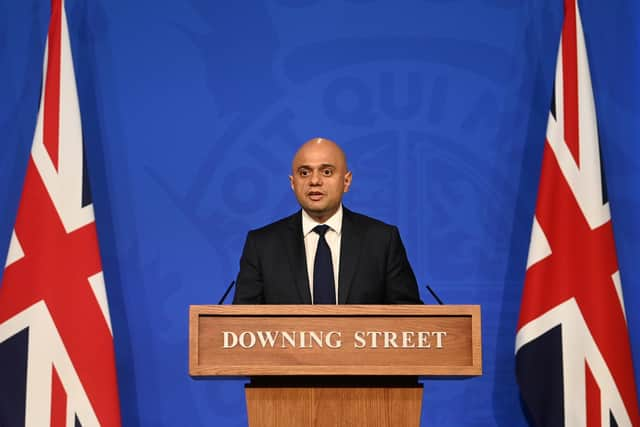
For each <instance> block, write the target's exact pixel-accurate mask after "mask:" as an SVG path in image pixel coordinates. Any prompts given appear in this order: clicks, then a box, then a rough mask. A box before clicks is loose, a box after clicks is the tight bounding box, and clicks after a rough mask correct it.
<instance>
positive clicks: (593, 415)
mask: <svg viewBox="0 0 640 427" xmlns="http://www.w3.org/2000/svg"><path fill="white" fill-rule="evenodd" d="M584 371H585V382H586V384H585V385H586V393H587V399H586V402H587V427H601V426H602V418H601V412H602V406H601V397H600V394H601V392H600V387H598V383H597V382H596V379H595V378H594V377H593V374H592V373H591V369H590V368H589V365H588V364H587V363H585V364H584Z"/></svg>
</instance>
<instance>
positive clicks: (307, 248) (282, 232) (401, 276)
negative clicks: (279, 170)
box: [233, 138, 422, 304]
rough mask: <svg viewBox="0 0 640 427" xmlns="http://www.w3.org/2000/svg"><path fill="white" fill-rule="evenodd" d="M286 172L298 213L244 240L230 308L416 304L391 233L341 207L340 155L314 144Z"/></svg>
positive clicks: (343, 169) (326, 144)
mask: <svg viewBox="0 0 640 427" xmlns="http://www.w3.org/2000/svg"><path fill="white" fill-rule="evenodd" d="M291 169H292V170H291V176H290V177H289V181H290V182H291V188H292V189H293V191H294V193H295V195H296V198H297V199H298V203H299V204H300V206H301V207H302V210H301V211H299V212H297V213H295V214H293V215H291V216H289V217H287V218H284V219H281V220H280V221H277V222H275V223H273V224H270V225H267V226H266V227H263V228H260V229H258V230H253V231H250V232H249V234H248V235H247V240H246V242H245V245H244V250H243V253H242V258H241V259H240V273H239V274H238V279H237V281H236V282H237V284H236V294H235V297H234V300H233V302H234V304H421V303H422V301H421V300H420V296H419V294H418V285H417V283H416V278H415V276H414V274H413V271H412V270H411V266H410V265H409V261H408V260H407V255H406V253H405V249H404V246H403V245H402V241H401V240H400V234H399V233H398V229H397V228H396V227H395V226H391V225H387V224H384V223H383V222H380V221H378V220H375V219H373V218H369V217H367V216H364V215H360V214H357V213H354V212H351V211H350V210H348V209H346V208H345V207H343V206H342V196H343V195H344V193H346V192H347V191H349V187H350V186H351V179H352V174H351V172H350V171H348V169H347V161H346V157H345V154H344V152H343V151H342V149H341V148H340V147H339V146H338V145H337V144H336V143H335V142H333V141H330V140H328V139H322V138H314V139H312V140H309V141H307V142H306V143H305V144H304V145H302V147H300V149H299V150H298V152H297V153H296V155H295V157H294V158H293V163H292V168H291Z"/></svg>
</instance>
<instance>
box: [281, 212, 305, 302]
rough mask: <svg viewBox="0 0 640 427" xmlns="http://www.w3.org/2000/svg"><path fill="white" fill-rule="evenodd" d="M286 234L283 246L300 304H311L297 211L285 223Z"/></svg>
mask: <svg viewBox="0 0 640 427" xmlns="http://www.w3.org/2000/svg"><path fill="white" fill-rule="evenodd" d="M287 233H288V236H286V238H285V239H284V246H285V250H286V252H287V256H288V258H289V264H290V268H291V272H292V274H293V279H294V282H295V283H294V286H295V288H296V290H297V291H298V295H299V296H300V301H301V304H311V292H310V291H309V276H308V275H307V257H306V252H305V248H304V239H303V238H302V216H301V213H300V212H298V213H296V214H294V215H292V216H291V217H290V219H289V221H288V223H287Z"/></svg>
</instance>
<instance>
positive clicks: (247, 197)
mask: <svg viewBox="0 0 640 427" xmlns="http://www.w3.org/2000/svg"><path fill="white" fill-rule="evenodd" d="M635 3H636V4H634V2H632V1H629V0H626V1H625V0H610V1H608V2H602V1H599V0H582V1H581V6H582V13H583V21H584V26H585V33H586V41H587V47H588V49H589V54H590V60H591V71H592V78H593V85H594V90H595V98H596V105H597V109H598V114H599V119H600V134H601V144H602V151H603V157H604V163H605V168H606V175H607V181H608V185H609V197H610V201H611V206H612V216H613V221H614V230H615V235H616V240H617V247H618V257H619V264H620V270H621V275H622V283H623V288H624V292H625V300H626V305H627V318H628V322H629V328H630V333H631V338H632V345H633V347H634V351H635V352H634V356H635V358H634V360H635V365H636V367H637V369H636V383H638V384H640V381H639V379H640V378H639V376H638V368H640V310H638V309H637V304H638V302H639V296H640V290H639V288H640V277H638V273H639V272H640V267H639V264H638V260H639V259H640V221H639V220H638V218H640V192H639V188H640V120H638V117H640V102H639V101H640V96H639V95H640V93H639V88H640V66H639V65H640V63H639V59H640V52H639V51H638V47H639V45H640V30H638V28H640V10H638V6H637V2H635ZM67 9H68V17H69V25H70V31H71V37H72V45H73V48H74V55H75V62H76V70H77V78H78V85H79V92H80V101H81V108H82V114H83V120H84V131H85V136H86V144H87V154H88V157H89V167H90V173H91V177H90V178H91V183H92V187H93V193H94V201H95V208H96V220H97V226H98V232H99V237H100V246H101V251H102V256H103V264H104V273H105V279H106V283H107V291H108V295H109V300H110V306H111V318H112V322H113V326H114V334H115V345H116V353H117V362H118V366H117V368H118V378H119V386H120V397H121V406H122V415H123V421H124V425H125V426H134V427H135V426H201V425H202V426H204V425H215V426H242V425H246V415H245V404H244V395H243V388H242V387H243V383H244V381H243V380H242V379H229V380H214V381H195V380H193V379H191V378H190V377H189V375H188V373H187V310H188V305H189V304H207V303H215V302H216V301H217V300H218V298H219V297H220V295H221V294H222V292H223V290H224V288H225V287H226V285H227V284H228V283H229V282H230V281H231V280H232V279H233V278H234V277H235V275H236V273H237V268H238V259H239V256H240V251H241V248H242V244H243V242H244V237H245V234H246V232H247V231H248V230H249V229H251V228H256V227H258V226H261V225H264V224H266V223H268V222H271V221H273V220H275V219H278V218H280V217H282V216H285V215H287V214H289V213H291V212H293V210H294V209H296V204H295V199H294V197H293V194H292V192H291V190H290V188H289V184H288V181H287V175H288V173H289V167H290V159H291V157H292V155H293V153H294V151H295V149H296V148H297V146H298V145H299V144H301V143H302V142H303V141H305V140H307V139H309V138H311V137H314V136H325V137H328V138H331V139H334V140H335V141H337V142H338V143H340V144H342V146H343V147H344V148H345V150H346V152H347V155H348V157H349V164H350V167H351V169H352V170H353V175H354V182H353V186H352V191H351V192H350V193H349V194H347V196H346V199H345V204H346V205H347V206H348V207H350V208H352V209H354V210H356V211H361V212H364V213H367V214H369V215H372V216H375V217H378V218H380V219H382V220H385V221H387V222H390V223H394V224H396V225H398V226H399V227H400V230H401V233H402V237H403V239H404V242H405V245H406V247H407V251H408V254H409V258H410V260H411V262H412V264H413V266H414V270H415V272H416V275H417V277H418V279H419V281H420V282H421V284H423V285H424V284H427V283H429V284H430V285H431V286H432V287H434V288H435V289H436V290H437V292H438V293H439V294H440V296H441V298H442V299H444V300H445V302H447V303H452V304H481V305H482V310H483V312H482V314H483V319H482V320H483V324H482V332H483V344H484V358H483V363H484V375H483V376H482V377H479V378H473V379H464V380H436V379H427V380H426V381H425V398H424V405H423V419H424V420H425V421H426V422H428V425H430V426H459V425H465V426H490V425H497V426H510V427H511V426H519V425H525V420H524V418H523V415H522V412H521V409H520V402H519V397H518V392H517V387H516V384H515V379H514V361H513V348H514V336H515V326H516V320H517V313H518V308H519V303H520V295H521V289H522V281H523V277H524V271H525V265H526V258H527V250H528V244H529V234H530V230H531V223H532V218H533V212H534V205H535V198H536V192H537V184H538V178H539V174H540V162H541V156H542V146H543V140H544V135H545V130H546V119H547V115H548V106H549V102H550V94H551V86H552V81H553V71H554V66H555V58H556V49H557V42H558V38H559V33H560V26H561V22H562V2H561V1H560V0H530V1H526V2H523V1H508V0H407V1H382V0H326V1H320V0H251V1H248V0H247V1H217V2H214V1H210V0H184V1H180V2H176V1H166V0H153V1H151V0H139V1H137V2H131V1H128V0H109V1H107V0H93V1H88V0H68V5H67ZM48 14H49V2H48V1H47V0H22V1H20V2H16V1H13V0H0V94H1V97H2V98H1V99H2V102H0V141H1V149H0V182H1V183H2V185H0V259H3V260H4V259H5V256H6V251H7V248H8V243H9V238H10V233H11V229H12V227H13V222H14V219H15V213H16V209H17V205H18V200H19V195H20V191H21V188H22V181H23V177H24V172H25V167H26V162H27V158H28V154H29V148H30V144H31V138H32V135H33V130H34V126H35V117H36V111H37V105H38V99H39V94H40V92H39V91H40V82H41V73H42V57H43V50H44V40H45V36H46V29H47V23H48ZM421 291H422V298H423V299H424V300H425V301H431V297H430V296H429V295H428V294H427V293H426V292H424V289H422V290H421Z"/></svg>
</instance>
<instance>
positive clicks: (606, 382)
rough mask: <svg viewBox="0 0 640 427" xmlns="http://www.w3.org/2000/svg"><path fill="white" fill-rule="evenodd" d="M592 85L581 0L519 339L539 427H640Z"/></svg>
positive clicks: (572, 7) (569, 30) (567, 46)
mask: <svg viewBox="0 0 640 427" xmlns="http://www.w3.org/2000/svg"><path fill="white" fill-rule="evenodd" d="M599 144H600V142H599V135H598V126H597V122H596V111H595V103H594V96H593V91H592V87H591V76H590V71H589V64H588V59H587V51H586V47H585V42H584V34H583V29H582V23H581V19H580V12H579V8H578V4H577V2H576V0H565V18H564V24H563V28H562V36H561V40H560V45H559V49H558V59H557V65H556V75H555V85H554V91H553V98H552V102H551V111H550V114H549V121H548V125H547V137H546V141H545V144H544V152H543V160H542V171H541V177H540V184H539V190H538V199H537V205H536V212H535V218H534V221H533V229H532V233H531V243H530V247H529V258H528V261H527V272H526V276H525V284H524V290H523V296H522V304H521V308H520V318H519V321H518V330H517V335H516V346H515V352H516V375H517V380H518V384H519V387H520V392H521V397H522V400H523V402H524V405H525V407H526V410H527V413H528V417H529V419H530V420H531V421H532V423H533V424H534V425H536V426H640V417H639V416H638V400H637V394H636V386H635V382H634V372H633V363H632V358H631V348H630V341H629V334H628V329H627V323H626V317H625V311H624V302H623V295H622V287H621V281H620V273H619V271H618V264H617V259H616V251H615V245H614V237H613V229H612V225H611V214H610V209H609V202H608V198H607V190H606V184H605V179H604V177H605V175H604V173H603V169H602V161H601V154H600V145H599Z"/></svg>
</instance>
